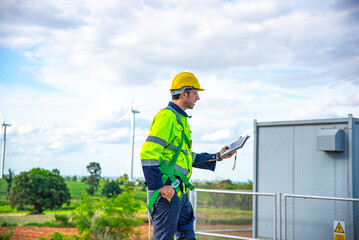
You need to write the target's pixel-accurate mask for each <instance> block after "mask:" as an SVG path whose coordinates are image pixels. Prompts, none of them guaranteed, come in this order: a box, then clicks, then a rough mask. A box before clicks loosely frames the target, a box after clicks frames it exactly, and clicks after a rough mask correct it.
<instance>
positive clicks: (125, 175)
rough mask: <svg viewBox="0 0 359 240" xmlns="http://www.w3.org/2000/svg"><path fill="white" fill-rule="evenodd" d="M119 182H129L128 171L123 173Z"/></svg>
mask: <svg viewBox="0 0 359 240" xmlns="http://www.w3.org/2000/svg"><path fill="white" fill-rule="evenodd" d="M119 182H120V184H125V183H126V182H128V175H127V174H126V173H125V174H123V176H121V177H120V178H119Z"/></svg>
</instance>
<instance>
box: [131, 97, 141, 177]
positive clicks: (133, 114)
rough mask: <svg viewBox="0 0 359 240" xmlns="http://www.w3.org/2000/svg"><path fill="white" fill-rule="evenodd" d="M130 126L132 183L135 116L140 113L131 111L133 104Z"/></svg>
mask: <svg viewBox="0 0 359 240" xmlns="http://www.w3.org/2000/svg"><path fill="white" fill-rule="evenodd" d="M131 113H132V118H131V126H132V136H131V176H130V181H131V182H132V181H133V151H134V141H135V114H136V113H140V111H136V110H133V103H132V106H131Z"/></svg>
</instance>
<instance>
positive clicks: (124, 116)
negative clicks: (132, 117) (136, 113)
mask: <svg viewBox="0 0 359 240" xmlns="http://www.w3.org/2000/svg"><path fill="white" fill-rule="evenodd" d="M129 113H130V111H127V112H126V113H125V114H124V115H123V116H122V117H121V118H120V119H119V120H117V121H116V123H119V122H121V121H123V120H125V119H126V118H128V116H129Z"/></svg>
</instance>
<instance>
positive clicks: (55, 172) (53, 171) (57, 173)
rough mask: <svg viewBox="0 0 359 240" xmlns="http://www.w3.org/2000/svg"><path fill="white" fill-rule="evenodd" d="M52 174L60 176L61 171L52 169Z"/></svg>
mask: <svg viewBox="0 0 359 240" xmlns="http://www.w3.org/2000/svg"><path fill="white" fill-rule="evenodd" d="M52 173H53V174H56V175H59V176H60V170H59V169H57V168H54V169H52Z"/></svg>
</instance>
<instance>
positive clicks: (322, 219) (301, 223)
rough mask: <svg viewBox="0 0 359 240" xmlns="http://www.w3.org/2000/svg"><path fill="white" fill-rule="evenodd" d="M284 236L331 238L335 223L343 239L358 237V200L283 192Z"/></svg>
mask: <svg viewBox="0 0 359 240" xmlns="http://www.w3.org/2000/svg"><path fill="white" fill-rule="evenodd" d="M283 199H284V204H283V205H284V206H283V207H284V239H285V240H287V239H309V238H310V239H333V237H334V233H335V232H334V230H335V226H334V223H335V222H339V221H341V222H343V223H344V224H345V232H343V235H344V238H342V239H358V238H359V199H356V198H339V197H322V196H310V195H296V194H284V195H283Z"/></svg>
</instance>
